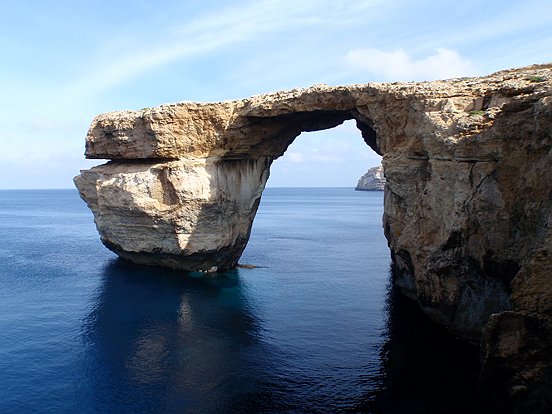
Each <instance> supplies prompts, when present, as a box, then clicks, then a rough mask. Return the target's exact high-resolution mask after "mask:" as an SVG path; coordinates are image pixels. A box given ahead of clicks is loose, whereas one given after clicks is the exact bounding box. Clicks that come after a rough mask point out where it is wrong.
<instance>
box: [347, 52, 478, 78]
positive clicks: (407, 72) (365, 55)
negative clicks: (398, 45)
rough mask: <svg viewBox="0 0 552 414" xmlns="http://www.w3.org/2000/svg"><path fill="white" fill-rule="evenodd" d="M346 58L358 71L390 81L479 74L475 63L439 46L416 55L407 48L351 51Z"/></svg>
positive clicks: (353, 68)
mask: <svg viewBox="0 0 552 414" xmlns="http://www.w3.org/2000/svg"><path fill="white" fill-rule="evenodd" d="M345 60H346V62H347V64H348V65H349V66H350V67H351V69H352V70H354V71H359V72H369V73H371V74H372V75H373V76H375V77H377V78H381V79H382V80H386V81H414V80H416V81H423V80H435V79H446V78H453V77H459V76H470V75H475V74H477V70H476V68H475V66H474V65H473V64H472V63H471V62H470V61H469V60H468V59H466V58H464V57H462V56H460V54H459V53H458V52H457V51H455V50H451V49H446V48H439V49H437V50H435V52H434V53H433V54H432V55H429V56H427V57H425V58H421V59H413V58H412V57H411V56H409V55H408V53H407V52H406V51H404V50H403V49H397V50H394V51H391V52H386V51H382V50H378V49H355V50H351V51H349V52H348V53H347V54H346V56H345Z"/></svg>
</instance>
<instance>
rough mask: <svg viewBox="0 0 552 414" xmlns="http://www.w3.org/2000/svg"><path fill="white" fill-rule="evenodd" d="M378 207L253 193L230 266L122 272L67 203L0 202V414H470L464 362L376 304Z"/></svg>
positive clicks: (72, 195)
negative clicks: (256, 198)
mask: <svg viewBox="0 0 552 414" xmlns="http://www.w3.org/2000/svg"><path fill="white" fill-rule="evenodd" d="M382 214H383V193H382V192H362V191H354V190H353V189H352V188H267V189H266V190H265V192H264V194H263V197H262V201H261V204H260V207H259V211H258V213H257V217H256V219H255V222H254V225H253V230H252V234H251V239H250V241H249V244H248V246H247V248H246V250H245V252H244V254H243V256H242V258H241V261H240V263H241V264H243V265H251V268H249V267H250V266H247V267H243V268H238V269H235V270H232V271H229V272H225V273H218V274H207V275H206V274H201V273H185V272H181V271H174V270H167V269H164V268H159V267H148V266H138V265H133V264H131V263H128V262H125V261H124V260H121V259H119V258H117V256H116V255H114V254H113V253H112V252H110V251H109V250H107V249H106V248H105V247H104V246H103V245H102V244H101V242H100V239H99V236H98V234H97V232H96V228H95V225H94V221H93V217H92V213H91V212H90V211H89V210H88V208H87V207H86V205H85V203H84V202H83V201H82V200H81V199H80V198H79V195H78V193H77V191H76V190H17V191H11V190H4V191H0V413H14V414H17V413H52V414H53V413H56V414H57V413H467V412H470V413H473V412H477V410H478V406H479V405H478V399H477V394H476V391H475V390H476V383H477V373H478V370H479V362H478V361H479V358H478V349H477V348H476V347H474V346H472V345H470V344H467V343H465V342H463V341H461V340H458V339H456V338H454V337H453V336H452V335H450V334H449V333H448V332H446V331H445V330H444V329H443V328H441V327H439V326H436V325H435V324H433V323H432V322H431V321H429V319H428V318H427V317H426V316H425V315H424V314H422V313H421V311H420V310H419V308H418V306H417V304H416V303H414V302H413V301H411V300H409V299H406V298H404V297H403V296H401V294H400V293H399V292H397V291H396V289H395V288H393V286H392V279H393V272H392V267H391V260H390V253H389V249H388V247H387V242H386V239H385V237H384V235H383V228H382Z"/></svg>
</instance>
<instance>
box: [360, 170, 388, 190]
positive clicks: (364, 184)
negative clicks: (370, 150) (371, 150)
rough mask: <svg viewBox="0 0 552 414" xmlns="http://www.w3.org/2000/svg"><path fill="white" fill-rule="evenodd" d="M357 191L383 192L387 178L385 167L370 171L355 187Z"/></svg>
mask: <svg viewBox="0 0 552 414" xmlns="http://www.w3.org/2000/svg"><path fill="white" fill-rule="evenodd" d="M355 190H357V191H383V190H385V176H384V175H383V167H382V166H381V165H380V166H379V167H372V168H370V169H368V171H367V172H366V174H364V175H363V176H362V177H360V179H359V180H358V184H357V186H356V187H355Z"/></svg>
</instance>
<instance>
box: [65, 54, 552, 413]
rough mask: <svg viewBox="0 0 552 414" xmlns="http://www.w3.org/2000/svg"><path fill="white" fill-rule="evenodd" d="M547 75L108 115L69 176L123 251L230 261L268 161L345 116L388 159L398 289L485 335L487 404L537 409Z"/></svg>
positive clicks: (135, 257) (247, 226) (545, 393)
mask: <svg viewBox="0 0 552 414" xmlns="http://www.w3.org/2000/svg"><path fill="white" fill-rule="evenodd" d="M551 79H552V71H551V65H536V66H531V67H527V68H522V69H513V70H505V71H501V72H497V73H495V74H492V75H489V76H486V77H481V78H461V79H451V80H446V81H434V82H422V83H414V82H411V83H392V84H382V83H369V84H365V85H352V86H337V87H331V86H326V85H315V86H313V87H310V88H307V89H295V90H292V91H287V92H276V93H272V94H266V95H259V96H254V97H251V98H247V99H243V100H239V101H227V102H219V103H190V102H184V103H176V104H168V105H162V106H159V107H156V108H150V109H144V110H140V111H121V112H112V113H107V114H103V115H99V116H98V117H96V118H95V119H94V121H93V122H92V125H91V127H90V130H89V132H88V135H87V138H86V156H87V158H99V159H109V160H111V161H110V162H108V163H107V164H104V165H101V166H98V167H94V168H92V169H90V170H85V171H82V172H81V174H80V175H79V176H77V177H76V178H75V184H76V186H77V188H78V189H79V192H80V194H81V197H82V198H83V199H84V200H85V201H86V202H87V204H88V206H89V207H90V209H91V210H92V212H93V213H94V218H95V221H96V225H97V228H98V232H99V233H100V237H101V240H102V242H103V243H104V244H105V245H106V246H107V247H108V248H109V249H111V250H113V251H114V252H116V253H117V254H119V255H120V256H121V257H124V258H126V259H128V260H131V261H134V262H137V263H143V264H157V265H163V266H168V267H173V268H180V269H185V270H209V269H213V268H217V269H219V270H224V269H229V268H232V267H234V266H236V264H237V262H238V259H239V257H240V255H241V253H242V251H243V249H244V248H245V245H246V243H247V240H248V238H249V233H250V230H251V224H252V221H253V218H254V216H255V213H256V210H257V206H258V204H259V200H260V196H261V193H262V191H263V189H264V186H265V183H266V180H267V178H268V172H269V168H270V165H271V163H272V161H273V160H274V159H276V158H278V157H280V156H281V155H283V154H284V152H285V151H286V149H287V147H288V146H289V144H290V143H292V142H293V140H294V139H295V138H296V137H297V136H298V135H299V134H300V133H301V132H302V131H316V130H321V129H327V128H332V127H335V126H337V125H339V124H341V123H342V122H344V121H345V120H348V119H355V120H356V123H357V126H358V128H359V130H360V134H359V135H361V136H362V138H363V139H364V141H365V142H366V143H367V144H368V145H369V146H370V147H371V148H372V149H373V150H374V151H376V152H377V153H378V154H380V155H382V157H383V168H384V171H385V178H386V191H385V202H384V205H385V206H384V210H385V212H384V218H383V221H384V231H385V235H386V237H387V239H388V243H389V247H390V250H391V255H392V259H393V262H394V265H395V268H396V277H395V284H396V285H398V286H399V287H400V288H401V289H402V291H403V293H405V294H406V295H408V296H410V297H412V298H414V299H416V300H417V301H418V303H419V304H420V306H421V308H422V309H423V310H424V311H425V312H426V313H427V314H428V315H429V316H430V317H431V318H432V319H433V320H435V321H436V322H439V323H441V324H444V325H445V326H447V327H448V329H449V330H451V331H453V332H454V333H455V334H456V335H459V336H461V337H463V338H467V339H469V340H471V341H474V342H477V341H481V344H482V347H483V350H484V353H483V370H482V378H483V379H484V380H485V384H487V385H489V384H490V386H489V387H488V392H489V395H491V396H494V397H496V402H497V404H499V405H500V406H503V408H504V409H512V407H514V408H515V409H516V410H517V409H518V408H519V407H522V408H519V410H521V411H523V410H524V409H525V410H527V411H528V412H543V411H538V410H542V407H545V404H552V397H551V396H550V387H549V386H548V385H546V384H550V383H552V379H551V376H552V374H551V372H552V362H551V361H552V347H551V346H550V343H551V338H552V318H551V316H552V271H551V269H552V225H551V223H552V214H551V212H552V177H551V175H552V174H551V171H552V169H551V167H552V157H551V155H550V154H551V151H552V140H551V129H552V97H551V86H552V82H551ZM367 253H368V252H367ZM482 332H484V335H482ZM497 373H501V374H500V375H498V374H497ZM499 377H500V379H499ZM505 402H507V403H505ZM539 404H540V405H539ZM521 411H520V412H521Z"/></svg>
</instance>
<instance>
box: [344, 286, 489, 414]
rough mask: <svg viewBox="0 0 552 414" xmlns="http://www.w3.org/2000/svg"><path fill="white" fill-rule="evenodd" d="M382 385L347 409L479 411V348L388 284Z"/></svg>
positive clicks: (411, 412)
mask: <svg viewBox="0 0 552 414" xmlns="http://www.w3.org/2000/svg"><path fill="white" fill-rule="evenodd" d="M387 311H388V313H387V315H388V316H387V317H388V319H387V329H386V342H385V344H384V346H383V349H382V352H381V389H379V390H375V391H374V392H371V393H370V394H369V395H367V396H366V399H365V403H363V404H360V405H359V406H357V407H355V408H354V409H352V410H351V412H362V413H405V414H406V413H408V414H417V413H420V414H422V413H423V414H431V413H435V414H438V413H447V414H454V413H481V412H482V409H481V405H480V401H479V398H478V396H477V390H476V384H477V376H478V373H479V368H480V366H479V349H478V347H476V346H474V345H471V344H469V343H467V342H465V341H462V340H459V339H456V338H454V337H453V336H452V335H451V334H450V333H448V332H446V331H445V329H444V328H442V327H440V326H438V325H436V324H435V323H433V322H432V321H431V320H430V319H429V318H428V317H427V316H426V315H425V314H424V313H423V312H422V311H421V310H420V308H419V306H418V304H417V303H416V302H415V301H413V300H412V299H409V298H407V297H405V296H403V295H402V294H401V293H400V292H399V290H398V288H396V287H393V286H392V285H391V284H390V285H389V288H388V296H387Z"/></svg>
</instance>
